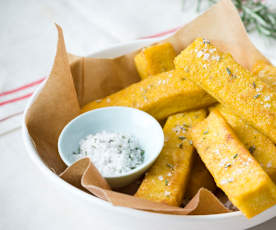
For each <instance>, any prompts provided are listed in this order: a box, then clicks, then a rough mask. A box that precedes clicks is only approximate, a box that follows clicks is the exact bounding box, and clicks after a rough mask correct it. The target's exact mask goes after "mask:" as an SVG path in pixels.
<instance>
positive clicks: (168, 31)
mask: <svg viewBox="0 0 276 230" xmlns="http://www.w3.org/2000/svg"><path fill="white" fill-rule="evenodd" d="M179 28H180V26H179V27H176V28H174V29H171V30H167V31H164V32H161V33H158V34H154V35H150V36H146V37H141V39H146V38H158V37H162V36H164V35H167V34H171V33H173V32H176V31H177V30H178V29H179Z"/></svg>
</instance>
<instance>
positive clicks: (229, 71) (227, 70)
mask: <svg viewBox="0 0 276 230" xmlns="http://www.w3.org/2000/svg"><path fill="white" fill-rule="evenodd" d="M226 72H227V73H228V75H230V76H232V72H231V70H230V69H229V68H228V67H226Z"/></svg>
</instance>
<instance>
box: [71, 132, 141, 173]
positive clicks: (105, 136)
mask: <svg viewBox="0 0 276 230" xmlns="http://www.w3.org/2000/svg"><path fill="white" fill-rule="evenodd" d="M144 154H145V151H144V150H143V149H142V147H141V146H140V144H139V142H138V141H137V140H136V138H135V137H134V136H130V135H125V134H121V133H113V132H106V131H102V132H99V133H96V134H94V135H88V136H87V137H85V138H84V139H82V140H81V141H80V151H79V154H73V157H74V159H75V160H78V159H80V158H84V157H89V158H90V159H91V161H92V162H93V164H94V165H95V166H96V168H97V169H98V170H99V171H100V173H101V174H102V175H103V176H105V177H108V176H118V175H121V174H124V173H127V172H129V171H130V170H133V169H135V168H137V167H138V166H139V165H141V164H142V163H143V162H144Z"/></svg>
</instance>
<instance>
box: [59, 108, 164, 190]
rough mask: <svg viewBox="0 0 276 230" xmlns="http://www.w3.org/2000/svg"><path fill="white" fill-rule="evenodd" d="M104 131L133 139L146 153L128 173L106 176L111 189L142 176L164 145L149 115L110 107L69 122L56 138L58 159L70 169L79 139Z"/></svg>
mask: <svg viewBox="0 0 276 230" xmlns="http://www.w3.org/2000/svg"><path fill="white" fill-rule="evenodd" d="M102 131H107V132H115V133H121V134H125V135H128V136H133V137H134V138H136V140H137V141H138V142H139V144H140V145H141V148H142V149H143V150H144V151H145V155H144V162H143V163H142V164H141V165H139V166H137V167H136V168H135V169H133V170H130V171H129V172H127V173H123V174H121V175H114V176H105V177H104V178H105V179H106V180H107V182H108V184H109V185H110V186H111V187H112V188H120V187H124V186H126V185H128V184H130V183H131V182H133V181H134V180H136V179H137V178H138V177H139V176H141V175H142V174H143V173H144V172H145V171H146V170H147V169H149V167H150V166H151V165H152V164H153V162H154V161H155V160H156V158H157V157H158V156H159V154H160V152H161V150H162V148H163V145H164V134H163V130H162V127H161V126H160V124H159V123H158V121H157V120H155V119H154V118H153V117H152V116H151V115H149V114H148V113H146V112H143V111H141V110H138V109H134V108H129V107H123V106H110V107H105V108H100V109H94V110H91V111H89V112H86V113H83V114H81V115H79V116H77V117H76V118H75V119H73V120H72V121H70V122H69V123H68V124H67V125H66V126H65V127H64V128H63V130H62V132H61V134H60V136H59V139H58V151H59V154H60V156H61V159H62V160H63V161H64V162H65V163H66V164H67V166H70V165H71V164H73V163H74V162H75V157H74V155H73V152H77V151H78V148H79V143H80V140H81V139H83V138H85V137H86V136H88V135H90V134H96V133H98V132H102Z"/></svg>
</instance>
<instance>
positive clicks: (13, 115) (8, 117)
mask: <svg viewBox="0 0 276 230" xmlns="http://www.w3.org/2000/svg"><path fill="white" fill-rule="evenodd" d="M23 113H24V112H23V111H21V112H18V113H14V114H11V115H9V116H7V117H4V118H2V119H0V122H3V121H6V120H8V119H10V118H13V117H15V116H18V115H20V114H23Z"/></svg>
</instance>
